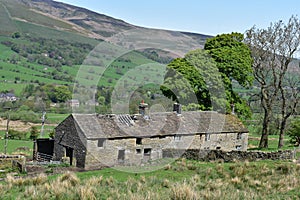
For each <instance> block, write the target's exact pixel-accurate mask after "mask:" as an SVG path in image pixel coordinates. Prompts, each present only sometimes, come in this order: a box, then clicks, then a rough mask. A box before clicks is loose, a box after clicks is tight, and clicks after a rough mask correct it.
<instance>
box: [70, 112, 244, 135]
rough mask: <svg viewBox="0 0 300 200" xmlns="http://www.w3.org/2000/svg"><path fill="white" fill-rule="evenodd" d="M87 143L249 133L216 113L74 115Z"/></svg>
mask: <svg viewBox="0 0 300 200" xmlns="http://www.w3.org/2000/svg"><path fill="white" fill-rule="evenodd" d="M71 116H72V117H73V118H74V121H75V123H76V124H77V126H78V127H79V128H80V129H81V131H82V132H83V134H84V135H85V136H86V137H87V139H97V138H126V137H155V136H165V135H177V134H179V135H187V134H188V135H190V134H199V133H246V132H248V130H247V129H246V128H245V126H244V125H243V124H242V122H241V121H240V120H239V119H238V118H237V117H236V116H234V115H224V114H219V113H216V112H197V111H192V112H183V113H182V114H181V115H177V114H176V113H172V112H167V113H166V112H165V113H152V114H150V116H149V119H145V118H144V117H142V116H141V115H135V116H129V115H123V116H119V115H97V114H72V115H71Z"/></svg>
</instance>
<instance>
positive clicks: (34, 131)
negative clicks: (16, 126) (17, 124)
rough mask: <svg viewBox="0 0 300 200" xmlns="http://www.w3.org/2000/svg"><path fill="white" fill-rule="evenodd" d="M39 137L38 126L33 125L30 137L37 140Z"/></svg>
mask: <svg viewBox="0 0 300 200" xmlns="http://www.w3.org/2000/svg"><path fill="white" fill-rule="evenodd" d="M38 137H39V132H38V129H37V127H36V126H32V127H31V130H30V139H31V140H36V139H37V138H38Z"/></svg>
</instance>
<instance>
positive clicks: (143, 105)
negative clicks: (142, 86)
mask: <svg viewBox="0 0 300 200" xmlns="http://www.w3.org/2000/svg"><path fill="white" fill-rule="evenodd" d="M147 109H148V104H147V103H145V102H144V100H143V101H142V102H141V103H140V105H139V114H140V115H142V116H145V115H146V114H147Z"/></svg>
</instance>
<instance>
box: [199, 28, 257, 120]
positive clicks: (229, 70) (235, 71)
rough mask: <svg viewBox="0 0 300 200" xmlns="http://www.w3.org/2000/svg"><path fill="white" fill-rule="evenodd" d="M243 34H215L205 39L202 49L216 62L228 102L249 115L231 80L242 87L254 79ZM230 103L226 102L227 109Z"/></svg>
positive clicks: (247, 108)
mask: <svg viewBox="0 0 300 200" xmlns="http://www.w3.org/2000/svg"><path fill="white" fill-rule="evenodd" d="M243 40H244V35H243V34H241V33H231V34H222V35H217V36H216V37H213V38H210V39H208V40H207V41H206V43H205V45H204V49H205V50H206V51H207V52H208V54H209V55H211V57H212V58H213V59H214V60H215V62H216V63H217V67H218V69H219V72H220V73H221V74H222V79H223V83H224V86H225V88H226V94H227V99H228V102H231V104H234V105H235V109H236V112H237V113H239V114H242V115H244V116H245V117H250V114H251V112H250V109H249V107H248V106H247V104H246V101H245V100H243V99H241V98H240V96H239V95H238V94H237V93H235V92H234V91H233V86H232V82H233V80H235V81H237V82H238V83H239V84H240V85H241V86H243V87H249V86H251V85H252V82H253V80H254V77H253V70H252V63H253V59H252V56H251V50H250V48H249V47H248V46H247V45H246V44H245V43H244V42H243ZM229 108H230V105H229V104H227V109H229Z"/></svg>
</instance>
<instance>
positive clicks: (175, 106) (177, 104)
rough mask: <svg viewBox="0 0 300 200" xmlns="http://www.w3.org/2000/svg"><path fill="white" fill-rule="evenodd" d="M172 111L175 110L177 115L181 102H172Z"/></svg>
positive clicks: (179, 112)
mask: <svg viewBox="0 0 300 200" xmlns="http://www.w3.org/2000/svg"><path fill="white" fill-rule="evenodd" d="M173 112H176V114H177V115H181V104H179V103H174V104H173Z"/></svg>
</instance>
